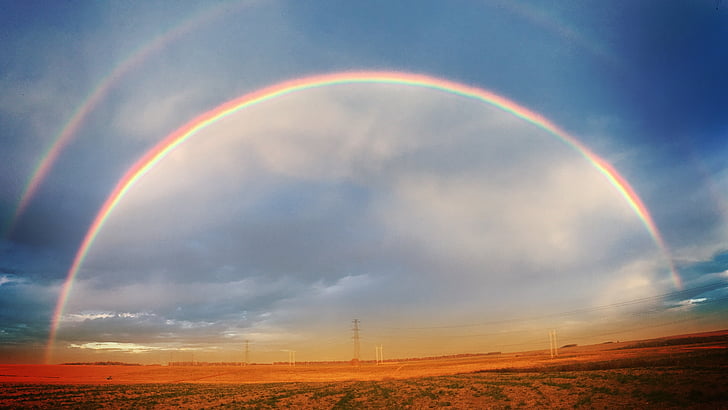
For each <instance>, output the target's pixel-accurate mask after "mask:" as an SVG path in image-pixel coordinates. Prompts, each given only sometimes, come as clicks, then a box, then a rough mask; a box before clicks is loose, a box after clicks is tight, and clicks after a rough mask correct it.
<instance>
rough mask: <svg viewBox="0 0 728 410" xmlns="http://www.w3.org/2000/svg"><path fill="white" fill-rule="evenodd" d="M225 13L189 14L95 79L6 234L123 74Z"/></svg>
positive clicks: (32, 179) (223, 10)
mask: <svg viewBox="0 0 728 410" xmlns="http://www.w3.org/2000/svg"><path fill="white" fill-rule="evenodd" d="M243 4H244V3H239V6H240V5H243ZM239 6H238V7H239ZM229 12H230V7H228V3H221V4H220V5H218V6H216V7H213V8H211V9H209V10H207V11H205V12H204V13H201V14H195V15H193V16H192V17H190V18H188V19H186V20H184V21H182V22H181V23H179V24H177V25H175V26H173V27H172V28H170V29H169V30H167V31H165V32H163V33H162V34H160V35H159V36H157V37H156V38H154V39H153V40H152V41H150V42H147V43H145V44H144V45H143V46H141V47H139V48H137V49H136V50H134V52H132V53H131V54H130V55H129V56H128V57H127V58H126V59H124V60H122V61H121V63H119V64H117V65H116V68H114V70H112V71H111V72H110V73H109V74H108V75H107V76H106V77H104V78H102V79H101V81H99V82H98V84H97V85H96V87H94V88H93V91H91V93H89V94H88V96H87V97H86V98H85V99H84V100H83V103H82V104H81V105H80V106H79V107H78V108H77V109H76V111H74V113H73V115H72V116H71V118H69V120H68V121H67V122H66V123H65V124H64V125H63V127H62V128H61V130H60V131H59V132H58V133H57V134H56V136H55V137H54V138H53V140H52V141H51V143H50V144H49V146H48V148H47V149H46V151H45V153H44V154H43V155H42V156H41V158H40V161H38V164H37V165H36V167H35V170H34V171H33V172H32V173H31V175H30V178H29V179H28V182H27V183H26V185H25V189H24V190H23V192H22V193H21V195H20V200H19V201H18V206H17V208H16V210H15V214H14V215H13V217H12V219H11V221H10V225H9V227H8V230H7V232H8V235H10V234H12V232H13V231H14V230H15V225H16V224H17V223H18V221H19V220H20V217H21V216H22V215H23V213H25V210H26V208H27V207H28V204H29V203H30V200H31V199H32V198H33V197H34V196H35V193H36V192H37V191H38V188H39V187H40V185H41V183H42V182H43V180H44V179H45V178H46V176H48V172H49V171H50V170H51V168H53V164H55V162H56V161H57V160H58V157H59V156H60V154H61V152H62V151H63V149H64V148H65V147H66V146H67V145H68V144H69V143H70V142H71V141H72V140H73V137H74V136H75V135H76V134H77V133H78V131H79V129H81V127H82V126H83V124H84V122H85V121H86V118H87V117H88V116H89V114H90V113H91V112H93V111H94V110H95V109H96V107H97V106H98V105H99V103H100V102H102V101H103V100H104V99H105V97H106V96H107V95H108V93H109V91H110V90H112V89H113V87H114V86H115V85H116V84H117V83H118V82H119V81H120V80H121V79H122V78H124V76H126V74H127V73H129V72H131V71H132V70H133V69H134V68H135V67H137V66H139V65H140V64H141V63H142V62H143V61H145V60H146V59H147V58H148V57H149V56H151V55H153V54H154V53H156V52H157V51H159V50H161V49H163V48H164V47H166V46H167V45H169V44H170V43H172V42H174V41H175V40H176V39H178V38H180V37H181V36H183V35H184V34H186V33H189V32H190V31H192V30H194V29H196V28H198V27H200V26H202V25H204V24H207V23H209V22H210V21H212V20H214V19H217V18H219V17H220V16H223V15H226V14H228V13H229Z"/></svg>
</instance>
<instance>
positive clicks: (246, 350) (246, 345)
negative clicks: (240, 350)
mask: <svg viewBox="0 0 728 410" xmlns="http://www.w3.org/2000/svg"><path fill="white" fill-rule="evenodd" d="M249 344H250V340H247V339H246V340H245V363H243V366H247V365H248V363H249V362H248V352H249V351H250V350H249V348H248V345H249Z"/></svg>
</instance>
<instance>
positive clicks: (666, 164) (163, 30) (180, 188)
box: [0, 0, 728, 363]
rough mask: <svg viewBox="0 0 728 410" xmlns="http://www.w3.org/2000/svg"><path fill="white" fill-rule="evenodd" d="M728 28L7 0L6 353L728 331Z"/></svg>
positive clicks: (508, 5)
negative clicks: (355, 329)
mask: <svg viewBox="0 0 728 410" xmlns="http://www.w3.org/2000/svg"><path fill="white" fill-rule="evenodd" d="M727 38H728V6H726V5H724V4H721V3H720V2H715V1H713V0H697V1H678V0H669V1H664V0H659V1H658V0H654V1H648V0H640V1H631V0H630V1H611V2H603V1H581V0H580V1H571V0H567V1H560V2H557V3H552V2H542V1H475V0H473V1H455V2H440V1H398V2H391V1H369V2H356V3H352V2H337V1H318V2H296V1H284V0H281V1H276V0H272V1H229V2H192V1H190V2H187V1H149V2H141V1H130V2H84V1H71V2H41V1H24V2H17V1H5V0H2V1H0V362H3V363H43V362H47V363H63V362H72V361H108V360H114V361H125V362H134V363H167V362H169V361H190V360H195V361H210V362H218V361H237V362H239V361H242V360H244V356H243V355H244V353H243V351H244V346H245V343H246V341H248V346H249V348H248V349H249V361H252V362H261V363H268V362H276V361H287V360H288V351H291V350H293V351H296V358H297V360H300V361H307V360H350V359H351V358H352V357H353V354H354V344H353V336H354V332H353V331H352V326H353V323H352V321H353V320H354V319H358V320H359V321H360V324H359V327H360V331H359V337H360V343H361V358H362V359H364V360H373V359H374V358H375V352H374V350H375V346H380V345H381V346H382V349H383V355H384V357H385V358H387V357H391V358H395V357H397V358H404V357H423V356H437V355H447V354H458V353H485V352H493V351H503V352H506V351H523V350H534V349H546V348H547V347H548V338H549V336H548V335H549V332H550V331H551V330H556V331H557V334H558V338H559V342H560V344H567V343H577V344H588V343H600V342H604V341H613V340H629V339H637V338H647V337H657V336H663V335H672V334H683V333H690V332H698V331H708V330H718V329H725V328H728V229H727V228H728V162H726V160H725V158H728V121H727V120H726V118H725V107H727V106H728V94H727V93H725V90H726V89H728V77H726V76H725V73H726V72H728V50H727V49H726V48H725V40H726V39H727ZM358 72H370V73H373V72H376V73H379V74H378V75H374V74H370V75H369V76H368V77H367V78H369V80H368V81H355V79H357V78H358V79H360V80H361V79H362V78H364V77H366V76H363V75H361V74H354V73H358ZM317 76H318V77H317ZM321 76H323V77H321ZM327 76H328V77H327ZM336 76H338V77H336ZM413 76H424V77H417V78H426V79H427V80H426V81H422V82H419V83H418V82H412V81H406V80H405V79H406V78H415V77H413ZM314 77H316V78H319V79H320V78H334V77H336V78H340V79H343V80H341V81H338V82H334V81H321V80H318V82H317V83H316V86H306V84H309V85H310V84H313V83H314V82H316V80H311V78H314ZM373 78H376V79H375V80H373ZM383 78H387V79H389V80H387V81H384V80H382V79H383ZM306 79H308V80H306ZM282 84H289V85H290V84H300V85H302V86H301V87H299V88H296V89H287V92H283V93H279V94H275V95H272V94H270V92H266V91H261V90H269V91H270V90H276V89H278V90H280V89H283V88H285V86H282ZM443 84H447V86H443ZM289 88H290V87H289ZM464 90H470V91H472V92H471V93H470V95H467V94H468V93H465V92H463V91H464ZM255 93H258V94H255ZM261 93H262V94H261ZM251 95H266V98H264V99H262V100H255V101H252V100H251V98H252V97H246V96H251ZM483 96H488V97H487V98H485V97H483ZM230 101H233V102H237V103H236V104H237V105H236V107H237V109H236V110H234V111H231V112H229V113H226V114H225V115H218V114H220V113H221V112H222V111H221V110H223V109H224V108H220V107H223V104H225V103H227V102H230ZM251 101H252V102H251ZM242 102H247V103H246V105H244V106H241V105H240V104H241V103H242ZM504 102H507V104H505V103H504ZM509 107H510V108H509ZM205 118H207V119H208V121H207V122H204V124H203V123H202V122H201V121H202V120H203V119H205ZM190 130H191V131H190ZM184 132H187V134H185V137H184V138H183V139H179V140H175V138H176V136H179V135H182V134H180V133H184ZM175 133H176V134H175ZM173 140H174V141H176V142H175V144H173V146H172V145H171V144H170V142H171V141H173ZM166 148H168V149H166ZM162 149H166V150H164V152H162V153H161V154H160V152H161V150H162ZM156 154H160V155H158V156H156V157H154V160H153V161H152V160H150V159H149V158H151V156H152V155H156ZM605 164H606V165H605ZM131 176H133V178H131ZM120 188H123V189H122V190H123V192H122V193H120V194H119V192H120V191H119V189H120ZM109 201H113V204H111V205H109ZM107 205H109V206H107ZM641 206H642V207H641Z"/></svg>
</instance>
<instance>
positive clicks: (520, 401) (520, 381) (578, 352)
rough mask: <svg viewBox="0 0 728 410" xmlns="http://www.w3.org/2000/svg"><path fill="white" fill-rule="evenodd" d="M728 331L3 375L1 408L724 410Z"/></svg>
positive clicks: (37, 369)
mask: <svg viewBox="0 0 728 410" xmlns="http://www.w3.org/2000/svg"><path fill="white" fill-rule="evenodd" d="M727 375H728V332H725V331H724V332H714V333H710V334H701V335H690V336H680V337H673V338H665V339H657V340H649V341H636V342H623V343H619V344H617V343H610V344H602V345H594V346H584V347H579V346H576V347H570V348H565V349H561V350H560V355H559V357H558V358H555V359H551V358H550V357H549V355H548V352H545V351H537V352H525V353H519V354H504V355H483V356H469V357H459V358H443V359H436V360H418V361H399V362H387V363H385V364H384V365H376V364H373V363H363V364H361V365H360V366H358V367H356V366H351V365H349V364H343V363H341V364H321V363H312V364H299V365H297V366H295V367H289V366H285V365H251V366H247V367H233V366H209V367H205V366H194V367H168V366H69V365H66V366H63V365H54V366H20V365H0V407H2V408H28V407H32V408H58V407H79V408H169V407H175V408H190V407H192V408H201V407H205V408H212V407H218V408H281V407H283V408H431V407H450V406H451V407H455V408H534V407H538V408H544V407H550V408H564V407H586V408H615V407H620V408H621V407H630V408H634V407H645V408H671V407H672V408H728V376H727Z"/></svg>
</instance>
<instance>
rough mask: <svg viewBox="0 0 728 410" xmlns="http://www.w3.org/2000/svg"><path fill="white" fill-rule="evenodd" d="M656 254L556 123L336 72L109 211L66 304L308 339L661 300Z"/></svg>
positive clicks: (222, 332) (207, 137)
mask: <svg viewBox="0 0 728 410" xmlns="http://www.w3.org/2000/svg"><path fill="white" fill-rule="evenodd" d="M660 258H661V257H660V255H659V252H658V251H657V250H656V247H655V245H654V243H653V242H652V239H651V238H650V236H649V234H648V233H647V232H646V231H645V229H644V227H643V226H642V224H641V222H640V220H639V218H638V217H637V216H636V215H635V214H634V212H633V211H632V210H631V208H630V207H629V205H628V204H627V203H626V201H625V199H624V198H623V197H621V196H620V194H619V193H618V192H617V190H616V189H614V187H612V186H611V185H610V184H609V182H608V181H607V180H606V179H605V178H604V177H603V176H602V175H601V174H600V173H599V172H598V171H597V170H596V169H594V168H593V167H592V166H591V165H590V164H589V163H588V162H587V161H586V160H585V159H584V158H583V157H582V156H581V155H580V154H579V153H578V152H576V151H575V150H574V149H573V148H571V147H569V146H568V145H566V144H564V143H563V142H562V141H560V140H559V139H558V138H556V137H554V136H553V135H550V134H548V133H547V132H545V131H543V130H541V129H539V128H537V127H535V126H533V125H532V124H530V123H526V122H524V121H522V120H518V119H516V118H515V117H513V116H512V115H511V114H508V113H504V112H502V111H500V110H499V109H496V108H494V107H491V106H488V105H485V104H482V103H477V102H474V101H470V100H466V99H463V98H462V97H457V96H453V95H446V94H442V93H440V92H435V91H432V90H423V89H414V88H410V87H404V86H391V85H390V86H381V85H379V86H368V85H350V86H337V87H328V88H321V89H315V90H309V91H305V92H301V93H299V94H294V95H290V96H287V97H282V98H279V99H277V100H273V101H269V102H266V103H264V104H261V105H259V106H255V107H251V108H249V109H245V110H243V111H241V112H239V113H237V114H235V115H232V116H230V117H228V118H226V119H224V120H221V121H219V122H218V123H215V124H213V125H211V126H210V127H208V128H206V129H205V130H204V131H202V132H200V134H199V135H196V136H194V137H193V138H191V139H190V140H188V141H187V142H186V143H185V144H183V145H181V146H180V147H178V149H177V150H176V151H174V152H173V153H172V154H170V156H169V157H168V158H166V159H165V160H164V161H162V162H161V163H160V164H158V165H157V166H156V167H155V168H154V169H153V170H152V171H150V172H149V173H148V174H146V175H145V176H144V178H143V179H142V180H140V181H139V183H138V184H137V185H135V186H134V187H133V188H132V190H131V191H130V192H129V193H128V195H127V196H125V197H124V198H123V200H122V202H121V203H120V204H119V206H118V208H117V209H116V210H115V211H114V213H113V214H112V215H111V217H110V219H109V220H108V221H107V223H106V225H105V227H104V229H103V230H102V232H101V233H100V235H99V236H98V238H97V240H96V242H95V244H94V246H93V248H92V249H91V252H90V254H89V256H88V258H87V261H86V264H85V269H84V270H82V272H81V274H80V275H79V279H78V280H77V284H76V287H75V289H74V294H73V295H72V298H71V300H70V301H69V311H70V312H80V311H84V310H89V311H91V310H97V311H114V312H123V311H129V310H130V308H129V306H135V307H136V308H137V309H143V310H144V311H150V312H155V313H156V314H158V315H160V318H161V319H160V320H162V319H163V320H167V322H165V323H167V325H168V326H170V327H173V328H174V329H172V330H170V332H173V333H174V334H175V335H177V336H179V335H181V334H182V333H181V332H185V331H189V332H193V331H195V329H198V328H204V327H205V326H207V327H208V329H207V332H208V333H210V334H212V333H214V334H215V335H217V336H218V337H221V338H226V339H230V338H231V337H233V336H237V335H244V334H246V335H247V334H253V333H255V334H257V335H258V336H260V337H261V338H270V339H271V340H273V339H276V338H283V337H301V338H305V337H306V334H307V333H306V332H307V330H303V329H301V325H299V324H300V323H306V324H307V325H309V326H312V327H314V328H316V329H318V330H319V331H321V332H322V333H325V332H326V330H325V329H326V328H327V327H328V328H330V327H331V326H335V325H333V324H340V323H346V322H348V320H350V318H351V317H358V316H362V317H367V318H368V320H371V321H376V320H389V321H397V320H399V321H411V320H412V318H413V317H419V319H417V320H418V321H420V322H422V323H421V324H426V323H427V322H433V321H435V322H438V323H443V322H447V321H455V322H461V321H469V320H473V318H474V317H477V316H478V315H479V313H478V312H483V311H489V312H493V311H497V312H499V314H501V315H506V316H510V317H517V316H520V315H522V314H523V313H521V312H533V311H538V310H539V309H541V310H543V309H544V307H546V308H547V309H548V310H549V311H553V312H558V311H563V310H568V309H573V308H576V307H580V306H584V304H585V303H587V304H588V303H593V302H595V301H599V302H600V303H601V304H605V303H612V302H613V301H622V300H624V299H630V298H634V297H640V296H643V295H649V294H652V292H654V291H655V290H656V289H657V288H660V287H661V286H663V284H662V283H661V282H660V278H659V277H658V275H657V273H656V272H659V270H660V268H661V265H660V263H661V262H659V261H660ZM121 272H123V274H121ZM94 278H98V280H96V279H94ZM544 289H558V291H544ZM176 307H179V308H180V309H179V310H175V308H176ZM522 309H523V310H522ZM243 311H245V312H247V313H246V316H247V319H246V320H245V321H243V322H241V319H240V318H241V317H242V313H241V312H243ZM162 312H165V313H162ZM476 320H477V319H476ZM185 323H189V324H190V326H188V327H187V328H186V327H185ZM205 323H207V325H205V326H202V327H200V326H198V325H200V324H205ZM314 324H316V325H315V326H314ZM198 330H199V329H198ZM190 334H192V333H190ZM231 335H232V336H231ZM266 335H267V336H266Z"/></svg>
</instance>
